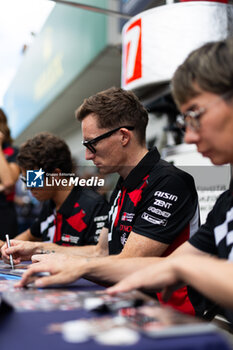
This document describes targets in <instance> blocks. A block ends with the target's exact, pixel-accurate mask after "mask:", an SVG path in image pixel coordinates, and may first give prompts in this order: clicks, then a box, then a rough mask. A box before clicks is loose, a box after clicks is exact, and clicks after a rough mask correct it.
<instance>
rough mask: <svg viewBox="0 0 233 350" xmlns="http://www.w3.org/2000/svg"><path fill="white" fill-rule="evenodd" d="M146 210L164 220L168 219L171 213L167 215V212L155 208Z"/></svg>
mask: <svg viewBox="0 0 233 350" xmlns="http://www.w3.org/2000/svg"><path fill="white" fill-rule="evenodd" d="M148 210H149V211H151V212H152V213H154V214H158V215H161V216H164V217H165V218H169V217H170V216H171V213H168V212H167V211H164V210H161V209H158V208H155V207H149V208H148Z"/></svg>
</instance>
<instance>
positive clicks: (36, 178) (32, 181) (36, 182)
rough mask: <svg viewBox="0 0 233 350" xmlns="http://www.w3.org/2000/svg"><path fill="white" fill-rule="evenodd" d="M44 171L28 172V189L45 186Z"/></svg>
mask: <svg viewBox="0 0 233 350" xmlns="http://www.w3.org/2000/svg"><path fill="white" fill-rule="evenodd" d="M44 173H45V172H44V171H42V169H41V168H40V170H27V187H43V186H44Z"/></svg>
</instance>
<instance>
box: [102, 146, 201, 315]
mask: <svg viewBox="0 0 233 350" xmlns="http://www.w3.org/2000/svg"><path fill="white" fill-rule="evenodd" d="M198 226H199V210H198V198H197V192H196V189H195V184H194V180H193V178H192V176H191V175H189V174H187V173H186V172H184V171H182V170H180V169H178V168H176V167H174V166H173V165H172V164H170V163H168V162H166V161H164V160H161V159H160V155H159V152H158V151H157V149H156V148H153V149H152V150H151V151H149V152H148V153H147V154H146V155H145V157H144V158H143V159H142V160H141V161H140V162H139V163H138V165H137V166H136V167H135V168H134V169H133V170H132V171H131V172H130V173H129V175H128V176H127V178H126V179H125V180H124V179H122V178H120V179H119V181H118V183H117V186H116V188H115V190H114V192H113V195H112V197H111V200H110V211H109V216H108V221H107V223H106V227H107V228H108V232H109V233H108V240H109V254H119V253H120V252H121V251H122V249H123V248H124V245H125V243H126V242H127V239H128V237H129V235H130V232H131V231H133V232H134V233H136V234H138V235H141V236H145V237H147V238H149V239H151V240H154V241H158V242H161V243H165V244H168V245H169V247H168V248H167V250H166V251H165V253H164V254H163V256H167V255H169V254H170V253H171V252H172V251H173V250H174V249H176V248H177V247H178V246H179V245H180V244H182V243H183V242H184V241H186V240H187V239H188V238H189V237H190V236H191V235H192V234H194V233H195V232H196V231H197V229H198ZM191 294H192V302H194V304H195V306H196V305H197V304H200V305H201V306H202V307H200V308H199V309H198V313H197V312H196V310H197V309H196V308H194V305H193V304H192V303H191V302H190V297H189V295H188V293H187V287H184V288H181V289H179V290H178V291H175V292H174V293H173V295H172V298H171V299H170V301H169V302H168V303H167V304H170V305H172V306H173V307H174V308H176V309H177V310H180V311H183V312H186V313H189V314H193V315H195V314H199V315H200V314H202V313H203V311H204V308H205V305H204V304H203V303H202V300H201V299H202V297H201V296H200V295H199V294H198V293H197V292H195V291H192V293H191ZM157 297H158V299H159V300H160V301H161V302H163V300H162V298H161V295H160V293H158V294H157Z"/></svg>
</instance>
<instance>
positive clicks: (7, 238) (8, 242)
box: [6, 235, 14, 270]
mask: <svg viewBox="0 0 233 350" xmlns="http://www.w3.org/2000/svg"><path fill="white" fill-rule="evenodd" d="M6 244H7V247H8V248H10V246H11V243H10V239H9V235H6ZM10 264H11V268H12V270H13V269H14V263H13V257H12V254H10Z"/></svg>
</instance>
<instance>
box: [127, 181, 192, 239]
mask: <svg viewBox="0 0 233 350" xmlns="http://www.w3.org/2000/svg"><path fill="white" fill-rule="evenodd" d="M197 207H198V201H197V193H196V190H195V185H194V181H193V182H192V181H191V182H190V181H189V182H188V183H187V181H184V179H183V178H182V177H181V176H179V175H175V174H173V175H167V176H164V177H163V178H161V179H160V181H159V182H157V184H156V185H152V186H150V187H149V188H148V190H147V191H146V193H145V194H144V196H143V198H142V200H141V202H140V205H139V207H138V212H137V215H136V221H135V223H134V225H133V232H134V233H137V234H140V235H142V236H146V237H148V238H150V239H153V240H156V241H159V242H162V243H165V244H171V243H172V242H173V241H174V240H175V238H176V237H177V236H179V235H180V234H181V232H182V231H183V230H184V229H185V228H186V226H187V225H188V224H189V222H190V220H191V219H192V218H193V217H194V215H195V213H196V212H197Z"/></svg>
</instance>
